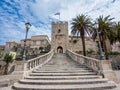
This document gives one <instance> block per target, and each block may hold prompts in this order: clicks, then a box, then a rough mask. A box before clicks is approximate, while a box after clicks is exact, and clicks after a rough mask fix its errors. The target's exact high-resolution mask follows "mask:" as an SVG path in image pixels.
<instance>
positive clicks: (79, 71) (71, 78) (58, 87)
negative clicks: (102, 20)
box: [10, 50, 118, 90]
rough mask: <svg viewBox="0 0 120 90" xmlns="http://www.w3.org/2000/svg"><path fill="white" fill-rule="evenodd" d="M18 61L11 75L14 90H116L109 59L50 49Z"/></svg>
mask: <svg viewBox="0 0 120 90" xmlns="http://www.w3.org/2000/svg"><path fill="white" fill-rule="evenodd" d="M15 65H16V66H15V67H16V68H15V71H14V72H13V73H12V74H11V75H10V77H11V79H12V80H11V82H10V83H11V84H12V88H11V90H117V88H116V83H118V81H117V78H116V75H115V74H114V72H113V71H112V69H111V61H110V60H97V59H94V58H90V57H85V56H82V55H78V54H76V53H74V52H72V51H69V50H67V51H66V54H62V53H58V54H55V53H54V51H53V50H51V51H50V52H49V53H47V54H45V55H42V56H39V57H37V58H34V59H31V60H28V61H16V62H15ZM14 82H15V83H14Z"/></svg>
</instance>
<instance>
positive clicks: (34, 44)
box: [20, 35, 50, 48]
mask: <svg viewBox="0 0 120 90" xmlns="http://www.w3.org/2000/svg"><path fill="white" fill-rule="evenodd" d="M20 44H21V47H23V46H24V40H21V42H20ZM26 45H27V46H29V47H30V48H39V47H43V48H44V47H47V46H48V45H50V40H49V38H48V36H47V35H36V36H32V37H31V39H27V40H26Z"/></svg>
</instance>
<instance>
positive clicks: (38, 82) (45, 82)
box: [19, 78, 107, 85]
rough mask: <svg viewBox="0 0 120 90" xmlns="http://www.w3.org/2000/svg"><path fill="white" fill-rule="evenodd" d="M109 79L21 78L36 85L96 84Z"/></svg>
mask: <svg viewBox="0 0 120 90" xmlns="http://www.w3.org/2000/svg"><path fill="white" fill-rule="evenodd" d="M106 82H107V79H102V78H101V79H93V80H92V79H87V80H86V79H84V80H83V79H82V80H26V79H24V80H20V81H19V83H22V84H36V85H52V84H54V85H61V84H63V85H67V84H94V83H106Z"/></svg>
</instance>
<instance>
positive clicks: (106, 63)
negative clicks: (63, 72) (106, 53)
mask: <svg viewBox="0 0 120 90" xmlns="http://www.w3.org/2000/svg"><path fill="white" fill-rule="evenodd" d="M66 54H67V55H68V56H69V57H70V58H72V59H73V60H75V61H76V62H78V63H80V64H83V65H85V66H87V67H88V68H90V69H92V70H93V71H94V72H96V73H97V74H100V75H102V76H103V77H105V78H108V79H109V80H112V81H115V82H116V83H119V82H118V79H117V77H116V75H115V73H114V72H113V70H112V67H111V60H98V59H94V58H90V57H87V56H83V55H79V54H77V53H74V52H72V51H70V50H67V51H66Z"/></svg>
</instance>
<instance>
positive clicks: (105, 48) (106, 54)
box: [102, 35, 109, 60]
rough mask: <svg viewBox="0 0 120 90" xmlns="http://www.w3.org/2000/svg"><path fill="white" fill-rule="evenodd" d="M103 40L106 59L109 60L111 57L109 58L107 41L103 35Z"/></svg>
mask: <svg viewBox="0 0 120 90" xmlns="http://www.w3.org/2000/svg"><path fill="white" fill-rule="evenodd" d="M102 38H103V47H104V52H105V58H106V59H107V60H108V59H109V57H108V53H107V47H106V42H105V41H106V39H105V36H104V35H102Z"/></svg>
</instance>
